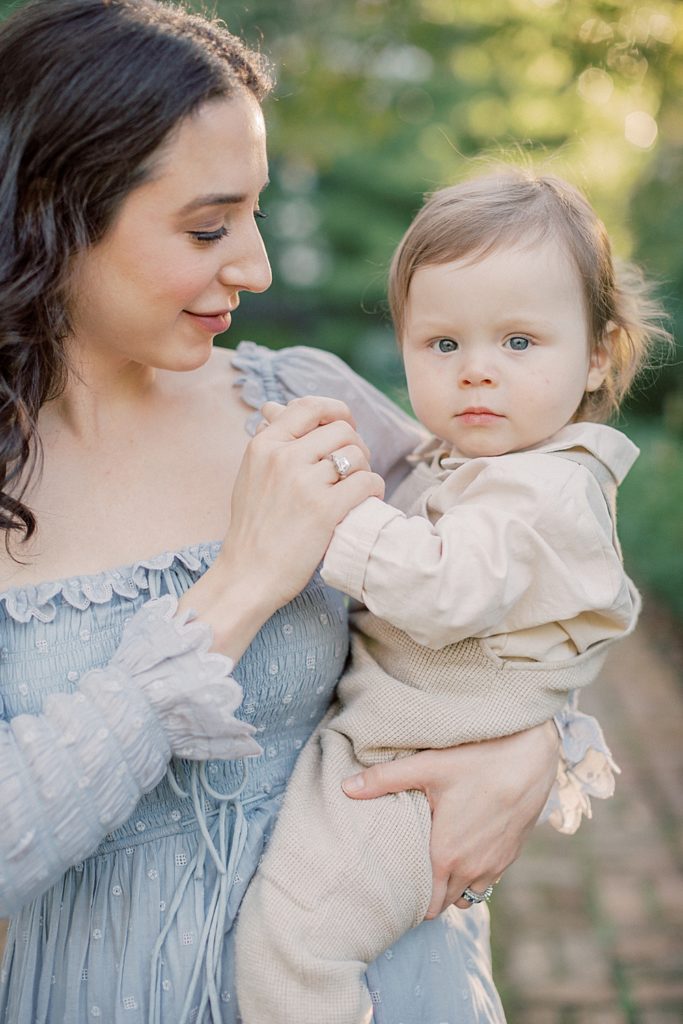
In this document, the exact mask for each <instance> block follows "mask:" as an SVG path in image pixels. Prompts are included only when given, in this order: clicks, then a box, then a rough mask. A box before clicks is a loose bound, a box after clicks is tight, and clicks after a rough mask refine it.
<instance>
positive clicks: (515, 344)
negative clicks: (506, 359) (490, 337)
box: [505, 334, 531, 352]
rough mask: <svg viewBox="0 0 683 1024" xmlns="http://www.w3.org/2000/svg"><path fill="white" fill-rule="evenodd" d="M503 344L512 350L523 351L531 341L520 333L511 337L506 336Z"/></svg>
mask: <svg viewBox="0 0 683 1024" xmlns="http://www.w3.org/2000/svg"><path fill="white" fill-rule="evenodd" d="M505 344H506V345H507V346H508V347H509V348H511V349H512V351H513V352H524V351H525V349H527V348H528V347H529V345H530V344H531V342H530V341H529V339H528V338H523V337H522V335H521V334H515V335H514V336H513V337H512V338H508V339H507V341H506V342H505Z"/></svg>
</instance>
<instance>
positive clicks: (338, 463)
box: [330, 452, 351, 480]
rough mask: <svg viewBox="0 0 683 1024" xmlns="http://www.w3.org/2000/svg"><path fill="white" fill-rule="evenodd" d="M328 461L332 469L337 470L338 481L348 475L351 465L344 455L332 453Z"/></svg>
mask: <svg viewBox="0 0 683 1024" xmlns="http://www.w3.org/2000/svg"><path fill="white" fill-rule="evenodd" d="M330 460H331V462H332V465H333V466H334V468H335V469H336V470H337V476H338V477H339V479H340V480H343V479H344V477H345V476H348V475H349V472H350V470H351V463H350V462H349V460H348V459H347V458H346V456H345V455H340V454H339V452H332V454H331V455H330Z"/></svg>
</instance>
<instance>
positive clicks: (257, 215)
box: [188, 210, 268, 244]
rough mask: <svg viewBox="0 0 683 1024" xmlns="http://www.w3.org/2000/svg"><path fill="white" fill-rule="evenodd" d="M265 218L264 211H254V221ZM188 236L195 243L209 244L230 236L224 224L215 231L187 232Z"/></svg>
mask: <svg viewBox="0 0 683 1024" xmlns="http://www.w3.org/2000/svg"><path fill="white" fill-rule="evenodd" d="M267 216H268V214H267V213H266V212H265V210H254V219H255V220H265V219H266V217H267ZM188 234H189V235H190V236H191V237H192V238H194V240H195V242H202V243H204V244H207V243H208V244H210V243H211V242H220V240H221V239H222V238H225V237H226V236H227V235H229V234H230V230H229V228H227V227H226V226H225V224H221V226H220V227H219V228H216V229H215V231H188Z"/></svg>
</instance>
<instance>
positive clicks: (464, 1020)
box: [0, 342, 599, 1024]
mask: <svg viewBox="0 0 683 1024" xmlns="http://www.w3.org/2000/svg"><path fill="white" fill-rule="evenodd" d="M234 361H235V364H236V366H237V367H238V368H239V369H241V370H242V372H243V378H242V379H241V381H240V384H241V386H242V387H243V394H244V397H245V400H246V401H247V403H248V404H250V405H251V406H252V407H253V408H254V409H257V408H258V407H259V406H260V404H261V403H262V402H263V401H265V400H266V399H275V400H278V401H281V402H283V401H288V400H289V399H290V398H292V397H294V396H296V395H300V394H307V393H317V394H329V395H334V396H335V397H340V398H343V399H345V400H346V401H347V402H348V403H349V405H350V406H351V408H352V409H353V411H354V413H355V414H356V416H357V420H358V423H359V427H360V429H361V432H362V433H363V435H364V436H365V438H366V440H367V442H368V444H369V446H370V448H371V450H372V452H373V456H374V461H375V464H376V465H377V467H378V469H379V470H380V472H383V473H384V474H385V475H386V476H388V477H389V482H390V485H391V483H392V481H397V480H398V479H399V478H400V476H401V475H402V474H403V473H404V472H405V471H406V467H405V465H404V462H403V460H404V457H405V455H406V453H407V452H408V451H410V450H411V449H412V448H413V447H414V445H415V443H416V441H417V440H418V436H417V433H416V428H415V426H414V424H412V422H411V421H410V420H408V419H407V418H406V417H404V416H403V414H401V413H399V412H398V411H397V410H396V409H395V408H394V407H393V406H392V405H391V404H390V403H389V402H387V401H386V400H385V399H384V398H382V396H380V395H379V394H378V393H377V392H376V391H375V390H374V389H372V388H371V387H370V386H369V385H367V384H366V383H365V382H363V381H362V380H360V379H359V378H358V377H356V376H355V375H354V374H352V373H351V371H349V370H348V368H346V367H345V366H344V365H343V364H342V363H340V362H339V361H338V360H336V359H335V358H334V357H331V356H328V355H326V354H324V353H321V352H318V351H316V350H311V349H304V348H296V349H289V350H283V351H281V352H278V353H273V352H270V351H269V350H267V349H263V348H260V347H258V346H255V345H253V344H252V343H248V342H245V343H243V344H242V345H241V346H240V347H239V349H238V351H237V355H236V356H235V358H234ZM257 418H258V414H257V413H254V414H253V415H252V416H251V417H250V419H249V421H248V427H249V429H250V430H253V428H254V426H255V421H256V419H257ZM218 549H219V544H218V543H207V544H205V545H199V546H194V547H190V548H186V549H184V550H182V551H178V552H172V553H165V554H161V555H157V556H154V557H150V558H149V559H146V560H144V561H142V562H138V563H136V564H135V565H134V566H131V567H127V568H122V569H118V570H109V571H103V572H101V573H99V574H97V575H92V576H84V577H74V578H70V579H68V580H61V581H57V582H54V583H44V584H41V585H39V586H32V587H27V588H24V589H13V590H10V591H7V592H6V593H4V594H2V595H0V696H1V698H2V707H1V708H0V710H1V711H2V719H3V720H2V721H1V722H0V793H1V794H2V799H3V818H2V821H3V824H2V830H1V834H0V897H1V903H0V912H3V913H8V912H10V913H12V915H13V919H12V923H11V927H10V932H9V938H8V944H7V950H6V955H5V959H4V963H3V967H2V974H1V982H0V1021H5V1022H7V1024H42V1022H49V1024H85V1022H88V1021H92V1022H93V1024H137V1022H148V1021H152V1022H162V1024H184V1022H186V1021H188V1022H191V1024H208V1022H213V1024H218V1022H219V1021H220V1022H223V1024H237V1022H238V1021H239V1012H238V1009H237V1006H236V1003H235V995H234V984H233V968H232V964H233V935H234V930H233V927H232V926H233V924H234V921H235V917H236V914H237V912H238V910H239V906H240V901H241V899H242V897H243V895H244V892H245V890H246V887H247V885H248V884H249V880H250V878H251V877H252V875H253V873H254V871H255V870H256V868H257V866H258V863H259V858H260V857H261V854H262V851H263V848H264V844H265V843H266V842H267V839H268V836H269V834H270V832H271V830H272V828H273V825H274V822H275V818H276V815H277V812H278V808H279V806H280V801H281V799H282V794H283V791H284V788H285V786H286V784H287V780H288V778H289V776H290V774H291V771H292V768H293V765H294V762H295V760H296V757H297V754H298V752H299V750H300V749H301V747H302V746H303V744H304V743H305V742H306V739H307V738H308V736H309V734H310V733H311V731H312V730H313V728H314V726H315V725H316V723H317V722H318V721H319V719H320V718H321V717H322V715H323V714H324V712H325V710H326V709H327V707H328V704H329V702H330V699H331V695H332V692H333V690H334V687H335V684H336V682H337V680H338V678H339V675H340V673H341V671H342V669H343V666H344V661H345V657H346V653H347V620H346V611H345V606H344V601H343V598H342V597H341V595H340V594H338V593H337V592H335V591H333V590H330V589H329V588H327V587H325V586H324V584H323V583H322V581H321V580H320V578H319V576H318V575H317V574H316V575H315V576H314V577H313V579H312V580H311V581H310V583H309V584H308V586H307V587H306V588H305V590H304V591H303V592H302V593H301V594H300V595H299V596H298V597H297V598H296V599H295V600H294V601H292V602H291V603H290V604H288V605H287V606H286V607H284V608H282V609H280V610H279V611H278V612H277V613H276V614H275V615H274V616H273V617H272V618H271V619H270V620H269V621H268V622H267V623H266V624H265V626H264V627H263V628H262V629H261V631H260V632H259V634H258V636H257V637H256V638H255V640H254V641H253V643H252V644H251V646H250V647H249V649H248V650H247V652H246V653H245V654H244V655H243V656H242V658H241V660H240V662H239V664H238V665H237V666H236V667H235V669H234V672H233V675H234V678H235V679H237V680H238V682H239V683H240V684H241V686H242V688H243V692H244V698H243V703H242V705H241V707H240V709H239V711H238V716H237V717H238V718H241V719H242V720H244V721H246V722H249V723H251V724H252V725H253V727H254V729H255V733H254V736H255V739H256V740H257V741H258V743H259V744H260V746H261V748H262V753H260V754H259V755H258V756H255V757H244V758H241V759H237V760H217V759H210V760H206V761H196V760H194V761H191V760H183V759H182V758H179V757H175V758H173V759H171V760H170V763H169V759H170V753H171V750H172V749H175V750H178V749H182V743H183V742H184V743H185V744H186V746H187V745H188V744H190V743H191V741H190V740H189V739H185V740H182V741H181V740H178V739H177V736H176V741H177V742H176V741H173V742H176V745H175V747H174V746H173V742H172V740H171V739H169V737H173V735H174V729H175V731H176V733H177V731H178V729H179V726H178V721H177V720H176V719H174V712H173V708H172V707H170V706H166V705H164V704H163V701H164V700H165V699H166V696H167V693H168V692H170V691H171V690H172V680H173V676H174V673H175V675H176V676H177V674H178V671H180V670H182V671H188V666H190V665H194V668H193V669H192V670H193V671H196V672H197V678H198V679H199V680H200V684H201V679H202V677H203V674H204V663H205V662H206V656H205V654H203V653H202V645H203V646H204V647H205V646H206V643H205V640H206V638H205V637H204V639H202V638H201V637H200V636H199V633H200V632H201V631H199V629H198V628H197V631H196V633H195V634H192V635H191V634H190V633H186V634H184V635H181V634H180V633H178V632H176V633H174V629H175V627H174V626H173V625H172V623H169V619H170V615H171V612H172V606H173V603H174V602H173V595H175V596H177V595H180V594H182V593H183V592H184V591H185V590H186V589H187V588H188V587H189V586H191V585H192V583H194V582H195V581H196V580H197V579H198V578H199V577H200V576H201V574H202V573H203V572H204V571H205V570H206V568H207V567H208V566H209V565H210V564H211V562H212V561H213V559H214V558H215V557H216V554H217V552H218ZM166 595H172V596H171V597H167V596H166ZM141 609H142V612H141V611H140V610H141ZM155 609H156V610H155ZM145 615H147V620H146V619H145ZM150 619H151V621H148V620H150ZM124 630H125V635H124ZM145 638H146V639H145ZM151 648H155V650H156V653H155V656H154V657H152V656H151V655H150V649H151ZM195 657H196V659H197V660H196V664H195V663H194V662H191V661H188V659H192V658H195ZM98 668H102V669H103V671H102V672H101V673H99V674H94V675H93V674H92V673H91V670H92V669H98ZM89 673H90V674H89ZM209 675H211V671H209ZM160 679H161V682H160V681H159V680H160ZM214 683H215V679H214ZM206 686H207V688H210V682H207V683H206ZM199 689H200V690H201V685H200V686H199ZM207 692H208V689H207ZM55 694H58V695H59V694H61V695H63V696H61V697H54V696H53V697H50V695H55ZM145 694H146V695H147V696H146V697H145ZM67 695H70V696H67ZM207 700H208V697H207ZM198 713H199V712H198ZM17 716H19V717H17ZM571 720H572V713H571V712H570V713H569V717H568V719H567V722H568V723H570V724H571ZM103 721H104V722H105V724H104V725H103V724H102V723H103ZM582 728H583V730H584V733H586V735H585V736H584V738H583V739H582V740H581V745H582V746H583V747H587V746H588V745H590V744H591V743H592V742H594V741H595V738H596V737H599V731H597V730H596V731H595V732H594V733H592V734H591V736H589V735H588V733H590V732H591V730H590V728H589V729H588V732H586V728H587V726H586V721H585V719H584V716H582ZM242 742H246V743H247V746H248V743H249V742H250V741H249V740H248V739H247V740H245V738H244V737H242ZM597 742H598V744H599V740H598V741H597ZM179 743H180V747H179V746H178V744H179ZM236 749H241V748H240V747H239V746H237V748H236ZM574 760H578V757H577V756H576V752H574ZM305 841H306V838H305V836H302V843H304V842H305ZM367 978H368V985H369V988H370V992H371V998H372V1002H373V1006H374V1020H375V1024H431V1022H434V1024H483V1022H488V1024H491V1022H493V1024H496V1022H501V1021H503V1020H504V1015H503V1011H502V1008H501V1006H500V1001H499V999H498V995H497V993H496V990H495V987H494V985H493V981H492V978H491V964H490V953H489V935H488V912H487V909H486V907H485V906H481V907H474V908H472V909H471V910H469V911H468V912H466V913H464V912H461V911H459V910H456V909H454V908H451V909H450V911H448V912H446V913H445V914H442V915H441V916H440V917H439V918H438V919H437V920H435V921H431V922H425V923H424V924H422V925H420V926H419V927H418V928H415V929H413V930H412V931H411V932H410V933H408V934H407V935H406V936H404V937H403V939H402V940H401V941H400V942H398V943H397V944H396V945H395V946H394V947H393V948H391V949H388V950H387V951H386V952H385V953H384V954H383V955H382V956H381V957H380V958H379V960H378V961H377V962H376V963H375V964H373V965H371V967H370V969H369V971H368V975H367ZM264 1024H268V1022H264Z"/></svg>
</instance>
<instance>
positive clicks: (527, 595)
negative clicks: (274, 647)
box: [322, 454, 631, 648]
mask: <svg viewBox="0 0 683 1024" xmlns="http://www.w3.org/2000/svg"><path fill="white" fill-rule="evenodd" d="M476 461H477V462H478V463H479V464H478V465H475V464H474V462H473V463H472V464H469V465H466V466H464V467H462V468H461V469H459V470H456V471H455V472H453V473H451V474H449V476H448V477H447V478H446V480H445V481H444V482H442V483H441V485H440V486H438V487H436V488H435V489H434V491H433V493H432V494H431V495H430V496H429V497H428V500H427V504H426V509H425V512H426V513H427V514H426V515H424V516H419V515H418V516H410V517H407V516H405V515H403V514H402V513H401V512H399V511H398V510H397V509H393V508H391V506H388V505H386V504H384V503H382V502H380V501H378V499H376V498H370V499H368V500H367V501H366V502H364V503H363V504H362V505H360V506H358V508H356V509H354V510H352V512H351V513H350V514H349V515H348V516H347V517H346V518H345V519H344V521H343V522H342V523H341V524H340V525H339V526H338V527H337V529H336V531H335V535H334V537H333V540H332V542H331V544H330V547H329V549H328V552H327V554H326V557H325V562H324V566H323V572H322V575H323V579H324V580H325V581H326V582H327V583H329V584H330V585H332V586H336V587H339V588H340V589H343V590H344V591H345V592H346V593H348V594H350V595H351V596H352V597H355V598H357V599H358V600H361V601H363V603H364V604H365V605H366V607H368V608H369V609H370V611H372V612H373V613H374V614H375V615H377V616H378V617H380V618H382V619H385V620H387V621H389V622H391V623H392V624H393V625H394V626H396V627H398V628H399V629H402V630H404V631H405V632H406V633H408V634H409V635H410V636H411V637H412V638H413V639H414V640H415V641H416V642H417V643H420V644H422V645H424V646H427V647H431V648H440V647H443V646H445V645H446V644H451V643H456V642H458V641H459V640H462V639H464V638H465V637H468V636H479V637H483V636H491V635H494V634H507V633H513V632H516V631H521V630H525V629H532V628H534V627H537V626H539V625H542V624H544V623H552V622H566V621H570V620H572V619H575V618H577V617H579V616H582V615H583V616H585V615H586V614H589V615H590V614H593V615H594V616H595V617H596V622H595V623H594V629H592V630H588V633H589V634H590V635H592V632H595V631H600V630H603V632H604V631H605V630H606V631H607V635H610V631H611V632H612V634H613V635H616V634H618V633H619V632H620V631H621V630H623V629H624V628H626V626H627V625H628V622H629V620H630V615H631V602H630V597H629V591H628V583H627V579H626V577H625V574H624V573H623V569H622V567H621V562H620V559H619V556H618V554H617V552H616V550H615V549H614V547H613V545H612V542H611V522H610V520H609V515H608V513H607V508H606V505H605V502H604V500H603V499H602V496H601V493H600V490H599V485H598V484H597V482H596V481H595V480H594V478H593V476H592V474H591V473H590V472H589V471H588V470H586V469H585V468H584V467H582V466H579V465H576V464H575V463H570V462H569V461H568V460H560V459H557V458H555V457H553V456H552V455H539V454H535V455H533V456H531V457H527V458H525V457H523V456H518V457H517V458H516V459H515V460H510V459H505V458H504V457H500V458H499V459H498V460H497V461H495V462H494V460H476ZM594 489H597V492H598V495H597V500H596V495H595V494H594V493H592V491H593V490H594ZM589 492H591V493H589ZM596 508H597V509H602V510H604V513H603V516H602V521H599V520H598V519H597V518H596V515H595V512H594V509H596ZM428 516H429V517H430V518H428ZM432 520H433V521H432ZM622 606H623V607H622ZM615 608H616V611H614V609H615ZM601 616H604V617H605V622H602V621H600V620H601ZM610 616H613V617H614V622H612V624H611V625H609V623H608V621H607V620H609V619H610ZM622 620H623V621H622ZM586 639H588V634H587V637H586ZM586 645H588V644H587V643H586Z"/></svg>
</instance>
